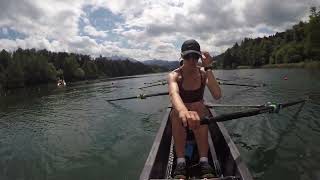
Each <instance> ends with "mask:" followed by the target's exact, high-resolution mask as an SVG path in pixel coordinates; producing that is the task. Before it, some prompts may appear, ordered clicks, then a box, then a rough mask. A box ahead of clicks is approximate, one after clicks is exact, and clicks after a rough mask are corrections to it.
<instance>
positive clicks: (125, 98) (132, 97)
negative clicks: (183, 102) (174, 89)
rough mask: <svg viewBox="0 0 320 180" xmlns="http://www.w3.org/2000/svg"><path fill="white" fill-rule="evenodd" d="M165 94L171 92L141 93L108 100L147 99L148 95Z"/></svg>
mask: <svg viewBox="0 0 320 180" xmlns="http://www.w3.org/2000/svg"><path fill="white" fill-rule="evenodd" d="M164 95H169V93H168V92H163V93H155V94H139V95H137V96H131V97H124V98H117V99H108V100H106V101H108V102H111V101H120V100H127V99H146V98H147V97H153V96H164Z"/></svg>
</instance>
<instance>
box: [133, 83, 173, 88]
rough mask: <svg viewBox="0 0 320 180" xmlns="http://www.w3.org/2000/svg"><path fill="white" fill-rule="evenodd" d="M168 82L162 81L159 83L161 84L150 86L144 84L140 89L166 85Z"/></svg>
mask: <svg viewBox="0 0 320 180" xmlns="http://www.w3.org/2000/svg"><path fill="white" fill-rule="evenodd" d="M166 84H168V83H167V82H162V83H159V84H153V85H149V86H143V87H140V88H139V89H145V88H149V87H154V86H161V85H163V86H164V85H166Z"/></svg>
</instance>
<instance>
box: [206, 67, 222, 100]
mask: <svg viewBox="0 0 320 180" xmlns="http://www.w3.org/2000/svg"><path fill="white" fill-rule="evenodd" d="M206 75H207V86H208V88H209V91H210V93H211V95H212V96H213V97H214V99H220V98H221V89H220V86H219V83H218V82H217V80H216V78H215V77H214V75H213V72H212V71H210V70H208V71H206Z"/></svg>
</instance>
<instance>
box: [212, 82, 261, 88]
mask: <svg viewBox="0 0 320 180" xmlns="http://www.w3.org/2000/svg"><path fill="white" fill-rule="evenodd" d="M218 83H219V84H220V85H230V86H245V87H261V86H262V85H261V86H258V85H250V84H238V83H225V82H218Z"/></svg>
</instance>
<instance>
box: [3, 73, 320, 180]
mask: <svg viewBox="0 0 320 180" xmlns="http://www.w3.org/2000/svg"><path fill="white" fill-rule="evenodd" d="M215 75H216V77H218V78H221V79H225V80H232V81H230V82H232V83H246V84H261V83H265V84H267V86H265V87H259V88H247V87H237V86H221V87H222V91H223V98H222V99H221V100H219V101H213V99H212V97H211V96H210V94H209V92H208V91H206V99H207V100H208V101H211V102H214V103H221V104H222V103H223V104H264V103H266V102H269V101H271V102H287V101H291V100H296V99H302V98H306V97H309V98H310V100H309V101H308V102H307V103H306V104H305V105H304V106H303V107H302V108H301V109H300V106H299V105H298V106H294V107H290V108H288V109H285V110H283V111H281V112H280V114H264V115H258V116H254V117H250V118H243V119H238V120H233V121H228V122H225V125H226V127H227V129H228V130H229V133H230V135H231V137H232V139H233V140H234V142H235V143H236V145H237V146H238V148H239V150H240V152H241V154H242V159H244V160H245V161H246V163H247V165H248V167H249V169H250V171H251V172H252V174H253V176H254V177H255V178H256V179H261V180H262V179H263V180H264V179H265V180H267V179H268V180H269V179H279V180H280V179H290V180H295V179H297V180H298V179H304V180H305V179H306V180H311V179H320V155H319V154H320V72H319V71H318V72H317V71H308V70H304V69H248V70H216V71H215ZM164 76H165V74H152V75H148V76H138V78H130V79H120V80H112V81H101V82H95V83H89V84H85V83H82V84H81V83H78V84H77V85H76V84H75V85H70V86H67V87H65V88H56V87H54V86H50V85H48V86H47V85H46V86H39V87H35V88H27V89H20V90H14V91H11V92H9V93H7V94H6V96H4V93H2V94H1V95H2V96H1V97H0V179H1V180H21V179H24V180H38V179H39V180H44V179H49V180H71V179H77V180H82V179H83V180H87V179H91V180H101V179H138V177H139V174H140V171H141V170H142V168H143V165H144V161H145V160H146V158H147V155H148V153H149V150H150V148H151V145H152V143H153V139H154V137H155V134H156V132H157V130H158V127H159V125H160V120H161V119H162V116H163V114H164V110H165V109H166V106H167V105H168V103H169V99H168V97H167V96H161V97H152V98H148V99H146V100H127V101H119V102H114V103H112V104H111V103H108V102H107V101H106V99H109V98H116V97H126V96H132V95H137V94H140V93H145V94H147V93H156V92H164V91H167V86H165V85H164V86H158V87H153V88H148V89H145V90H143V91H142V90H139V89H138V88H139V87H142V86H144V85H145V84H144V83H145V82H153V81H157V80H161V79H164ZM285 76H287V77H288V80H284V79H283V78H284V77H285ZM226 82H227V81H226ZM240 109H241V108H222V107H221V108H216V112H217V113H227V112H232V111H238V110H240Z"/></svg>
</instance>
